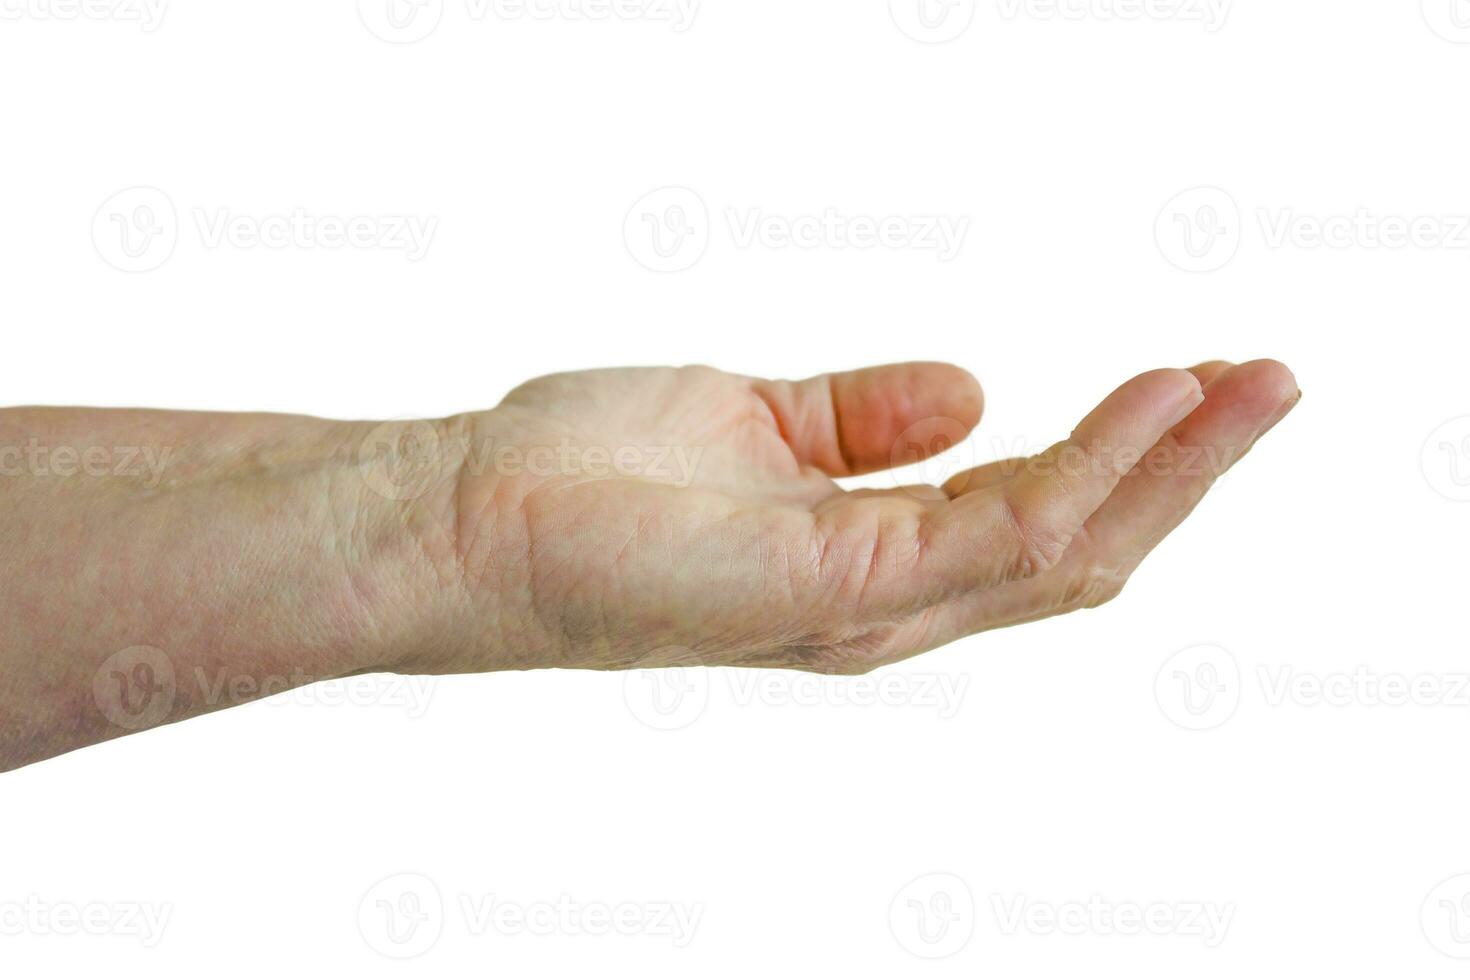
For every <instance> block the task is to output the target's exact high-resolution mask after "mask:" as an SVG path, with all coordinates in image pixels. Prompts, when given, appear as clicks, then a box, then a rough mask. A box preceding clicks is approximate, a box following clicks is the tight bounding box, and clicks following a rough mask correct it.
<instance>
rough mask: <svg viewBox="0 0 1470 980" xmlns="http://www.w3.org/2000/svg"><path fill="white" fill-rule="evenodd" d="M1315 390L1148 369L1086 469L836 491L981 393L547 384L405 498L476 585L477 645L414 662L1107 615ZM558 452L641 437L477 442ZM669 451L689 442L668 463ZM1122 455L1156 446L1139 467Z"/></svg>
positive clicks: (780, 650) (1248, 377)
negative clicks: (512, 454) (639, 464)
mask: <svg viewBox="0 0 1470 980" xmlns="http://www.w3.org/2000/svg"><path fill="white" fill-rule="evenodd" d="M1202 389H1203V391H1202ZM1298 397H1299V392H1298V389H1297V385H1296V381H1295V380H1294V379H1293V377H1292V376H1291V374H1290V372H1288V371H1287V370H1286V369H1285V368H1284V367H1283V366H1281V365H1280V364H1277V363H1275V362H1270V361H1257V362H1253V363H1249V364H1244V365H1241V366H1238V367H1232V366H1230V365H1227V364H1224V363H1212V364H1206V365H1202V366H1200V367H1197V368H1195V369H1194V370H1193V371H1192V372H1185V371H1177V370H1175V371H1156V372H1150V373H1149V374H1146V375H1143V376H1141V377H1139V378H1136V379H1134V380H1133V381H1131V382H1129V383H1128V384H1126V385H1124V386H1123V387H1122V388H1120V389H1119V390H1118V391H1117V392H1115V393H1114V394H1113V395H1111V396H1110V397H1109V398H1108V399H1107V400H1106V401H1105V402H1104V403H1103V405H1102V406H1100V407H1099V409H1098V410H1097V411H1095V412H1094V413H1092V415H1090V416H1089V418H1088V419H1087V420H1086V421H1084V423H1083V424H1082V425H1081V426H1080V427H1079V429H1078V432H1077V434H1076V436H1075V439H1076V444H1075V445H1074V446H1073V448H1074V449H1075V450H1076V451H1075V452H1073V453H1072V454H1071V455H1070V456H1069V457H1065V458H1070V459H1071V460H1072V461H1073V462H1072V466H1071V467H1070V468H1069V467H1067V466H1064V465H1060V464H1059V465H1057V466H1055V467H1053V468H1049V467H1046V466H1044V465H1038V464H1039V463H1042V462H1044V460H1038V461H1032V462H1028V461H1024V460H1011V461H1006V462H1002V463H997V464H992V465H990V466H986V467H981V468H979V469H977V470H973V471H970V472H967V473H963V474H960V475H959V476H956V477H955V478H954V479H952V480H951V481H949V483H948V484H947V485H946V486H945V487H944V488H938V487H894V488H893V489H891V490H886V491H873V490H865V491H856V492H844V491H843V490H842V489H841V488H840V487H839V486H838V485H837V483H835V482H834V480H833V478H834V477H843V476H849V475H853V474H858V473H866V472H870V471H874V470H879V469H886V468H888V467H890V465H892V463H894V462H900V463H902V462H912V461H914V460H915V459H916V458H917V457H918V456H920V455H923V454H925V453H926V452H927V451H928V450H931V449H937V448H939V449H942V448H944V446H945V445H946V444H947V443H946V440H945V438H943V437H947V436H951V435H962V434H963V433H964V432H966V431H968V430H969V429H970V428H971V427H973V426H974V425H975V424H976V423H977V422H978V420H979V418H980V414H981V409H982V397H981V393H980V388H979V385H978V384H977V383H976V382H975V381H974V379H973V378H971V377H970V376H969V375H968V374H967V373H965V372H963V371H961V370H960V369H958V368H954V367H950V366H947V365H938V364H919V365H899V366H894V367H889V368H878V369H871V370H868V371H863V372H856V373H852V374H845V375H835V376H828V377H822V378H817V379H812V380H810V381H805V382H798V383H789V382H765V381H759V380H753V379H748V378H743V377H738V376H734V375H729V374H724V373H720V372H717V371H713V370H710V369H705V368H685V369H679V370H674V369H649V370H615V371H594V372H585V373H578V374H567V375H555V376H551V377H546V378H541V379H537V380H535V381H532V382H530V383H529V384H526V385H524V386H522V387H521V388H519V389H517V390H515V391H514V392H512V393H511V394H510V395H509V396H508V397H507V398H506V399H505V401H504V402H503V403H502V404H501V405H500V406H499V407H498V408H496V409H495V410H494V411H492V412H488V413H484V414H481V415H475V416H467V417H462V418H459V419H454V420H450V421H449V422H447V423H445V429H444V432H445V433H446V434H445V436H444V439H443V441H442V442H441V444H440V448H441V450H442V449H443V447H444V446H447V445H451V444H453V445H456V446H458V447H461V448H462V447H464V446H466V445H468V446H473V447H478V448H479V449H480V452H479V457H478V461H476V460H475V458H474V454H473V452H472V453H471V459H470V460H468V461H466V462H462V463H461V465H459V467H458V469H457V470H455V471H454V478H453V479H445V480H443V481H441V482H440V483H439V484H438V485H436V486H434V487H433V488H432V489H431V490H430V491H429V492H427V493H425V494H424V495H423V496H422V497H421V498H419V499H416V500H414V501H412V502H410V503H408V504H406V505H405V507H406V516H405V523H406V525H407V526H409V527H411V528H412V529H413V532H414V534H415V535H416V536H417V538H418V539H419V540H420V542H421V544H422V546H423V548H424V550H425V554H427V555H428V556H429V557H430V559H431V564H432V566H433V567H434V568H435V569H436V576H435V577H436V580H437V581H439V582H446V581H453V582H458V583H462V588H463V592H464V597H463V600H462V601H461V602H460V603H458V604H457V612H456V614H455V615H456V617H457V621H458V622H459V623H461V624H462V625H461V626H460V627H458V628H457V629H456V630H454V631H453V635H454V636H456V637H460V638H468V639H469V640H471V642H469V643H467V644H466V643H463V642H454V641H451V642H449V643H447V644H446V645H444V646H443V647H441V648H439V649H438V650H435V651H428V652H426V653H425V652H421V653H420V657H419V660H418V661H417V662H416V663H415V664H413V665H411V668H412V669H420V670H423V669H427V670H433V671H469V670H482V669H486V668H494V667H500V666H517V667H534V666H547V665H552V666H576V667H595V668H625V667H635V666H641V667H646V666H665V665H671V664H721V665H739V666H762V667H789V668H798V669H804V670H813V671H820V672H827V673H856V672H863V671H868V670H871V669H873V668H875V667H878V666H881V665H884V664H888V663H892V662H894V661H897V660H902V659H904V658H906V657H910V656H913V655H915V654H918V653H921V652H923V651H925V650H929V649H932V648H934V647H937V646H940V645H943V644H945V643H949V642H951V641H952V640H955V639H957V638H959V637H962V636H965V635H968V634H971V633H976V632H980V631H982V630H987V629H994V628H996V627H1001V626H1008V625H1012V624H1015V623H1021V622H1025V621H1028V620H1033V619H1037V618H1041V617H1045V616H1051V615H1056V614H1059V613H1064V612H1069V611H1072V610H1075V609H1081V608H1084V607H1090V606H1095V605H1098V604H1100V603H1102V602H1105V601H1107V600H1108V599H1111V598H1112V597H1114V596H1115V595H1117V593H1118V591H1119V590H1120V589H1121V588H1122V586H1123V584H1124V583H1125V582H1126V581H1127V579H1128V576H1129V574H1130V573H1131V572H1132V571H1133V569H1134V568H1135V567H1137V565H1138V563H1139V562H1140V561H1141V560H1142V559H1143V557H1144V556H1145V555H1147V554H1148V552H1149V551H1150V550H1151V549H1152V548H1153V547H1154V546H1155V545H1156V544H1158V542H1159V541H1160V540H1161V539H1162V538H1163V537H1164V536H1165V535H1166V534H1167V533H1168V532H1169V531H1170V530H1172V529H1173V528H1174V527H1175V526H1176V525H1177V524H1178V523H1179V522H1180V521H1181V520H1182V519H1183V518H1184V517H1185V516H1186V515H1187V514H1188V513H1189V511H1190V510H1191V509H1192V508H1193V507H1194V506H1195V504H1196V503H1197V502H1198V501H1199V499H1200V498H1201V497H1202V496H1203V494H1204V493H1205V491H1206V490H1207V489H1208V488H1209V486H1210V484H1211V483H1212V482H1213V481H1214V479H1215V478H1216V477H1218V475H1219V474H1220V472H1221V471H1222V470H1223V469H1224V468H1225V467H1227V466H1228V465H1230V464H1231V463H1233V462H1234V461H1235V460H1237V459H1238V458H1239V457H1240V456H1241V455H1242V454H1243V453H1244V452H1245V451H1246V450H1247V449H1249V447H1250V446H1251V445H1252V444H1253V443H1254V441H1255V440H1256V439H1257V438H1258V437H1259V436H1260V435H1261V434H1262V433H1264V431H1265V430H1266V429H1268V428H1270V427H1271V426H1272V425H1274V424H1275V423H1276V422H1277V421H1279V419H1280V418H1281V417H1282V416H1283V415H1284V414H1285V413H1286V412H1287V411H1289V409H1290V408H1291V406H1292V405H1294V404H1295V401H1296V399H1297V398H1298ZM1183 415H1187V417H1183V418H1182V417H1181V416H1183ZM936 433H937V434H939V436H940V438H930V437H931V436H932V435H934V434H936ZM557 445H563V446H566V445H570V446H572V447H574V448H575V449H576V450H577V453H575V454H573V458H576V459H581V458H582V457H581V455H580V454H581V450H583V449H585V447H589V446H593V447H602V448H604V449H607V450H609V451H613V450H617V449H618V448H620V447H631V448H632V449H636V450H638V451H639V452H638V454H637V456H638V458H639V459H641V460H642V461H643V462H644V463H646V464H647V465H646V466H645V467H644V470H645V471H640V472H639V473H638V474H637V475H636V476H631V477H620V476H616V475H612V476H609V475H607V474H604V473H599V474H597V475H589V474H588V473H585V472H570V471H569V472H557V473H554V474H550V475H546V474H545V473H544V472H543V473H541V474H534V475H533V474H530V473H527V472H525V469H526V467H520V468H517V467H516V466H513V465H512V466H503V465H502V466H497V465H495V464H494V463H493V462H491V463H487V462H486V460H487V459H489V458H490V457H491V456H493V453H488V452H485V451H484V447H487V446H496V447H503V446H515V447H520V448H522V449H528V448H529V447H537V446H540V447H552V446H557ZM667 447H676V448H678V449H681V450H683V451H684V453H683V455H682V456H681V457H680V456H676V455H675V454H673V453H670V454H669V456H670V458H669V459H666V460H665V462H664V465H662V466H655V464H656V461H657V452H656V451H655V450H661V449H664V448H667ZM1180 447H1196V448H1197V449H1199V450H1203V451H1202V452H1181V451H1179V450H1180ZM1129 451H1132V452H1133V453H1134V454H1135V458H1136V457H1137V456H1138V455H1141V454H1143V453H1144V452H1146V451H1151V453H1152V455H1151V456H1149V457H1147V460H1146V462H1145V461H1144V460H1140V461H1139V465H1138V466H1137V467H1136V468H1135V472H1133V473H1132V474H1130V475H1127V476H1124V475H1123V474H1122V473H1120V472H1117V469H1118V468H1121V469H1123V470H1125V471H1126V470H1127V468H1128V467H1127V465H1126V464H1124V465H1122V466H1121V467H1114V465H1113V464H1114V462H1115V461H1116V460H1117V459H1124V460H1127V459H1129V457H1128V456H1127V453H1128V452H1129ZM461 455H462V454H461ZM1093 456H1096V457H1097V459H1096V460H1095V463H1096V465H1093V463H1094V460H1093V458H1092V457H1093ZM1047 458H1048V459H1052V460H1060V459H1062V458H1064V455H1059V454H1058V453H1057V452H1056V451H1054V452H1053V453H1052V455H1051V456H1049V457H1047ZM678 460H682V461H683V462H684V463H685V464H687V463H688V462H689V461H691V460H697V465H694V466H693V467H692V468H691V467H689V466H687V465H684V466H682V467H681V466H680V465H678V462H677V461H678ZM1084 461H1086V463H1087V465H1078V464H1079V463H1082V462H1084ZM563 468H564V469H567V470H576V469H578V468H579V467H577V466H575V465H573V466H571V467H565V466H564V467H563ZM581 468H582V469H586V468H588V467H581ZM443 469H445V470H446V471H448V470H451V469H454V468H453V467H443ZM543 470H544V468H543ZM646 470H653V472H646ZM1073 471H1075V472H1073ZM691 473H692V480H691V479H690V474H691Z"/></svg>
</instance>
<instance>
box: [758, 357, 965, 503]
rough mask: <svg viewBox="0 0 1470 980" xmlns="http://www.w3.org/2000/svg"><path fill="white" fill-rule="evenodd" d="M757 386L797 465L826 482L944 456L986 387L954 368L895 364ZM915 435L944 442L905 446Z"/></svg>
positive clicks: (922, 440) (925, 440) (921, 441)
mask: <svg viewBox="0 0 1470 980" xmlns="http://www.w3.org/2000/svg"><path fill="white" fill-rule="evenodd" d="M751 385H752V388H753V390H754V391H755V393H756V394H757V395H758V396H759V397H760V398H761V400H762V401H764V402H765V404H766V406H767V407H768V408H769V409H770V410H771V414H772V415H773V416H775V419H776V425H777V426H778V427H779V428H780V430H781V435H782V437H783V438H784V439H785V440H786V443H787V445H788V446H790V447H791V451H792V453H793V454H794V455H795V456H796V458H797V461H798V462H800V463H803V464H806V465H810V466H815V467H817V468H818V469H820V470H822V471H823V472H825V473H826V474H827V475H828V476H855V475H857V474H860V473H871V472H873V471H875V470H885V469H888V468H890V467H892V466H898V465H903V464H907V463H914V462H917V461H919V460H921V459H925V458H927V457H929V456H932V455H934V454H935V453H938V452H943V451H944V450H945V449H948V448H949V446H950V445H953V443H954V442H956V441H958V440H959V439H962V438H964V437H965V436H966V435H968V434H969V432H970V430H971V429H973V428H974V427H975V425H976V423H978V422H979V421H980V413H981V411H982V410H983V408H984V404H985V398H984V395H983V394H982V393H981V391H980V383H979V382H978V381H976V380H975V378H974V376H972V375H971V374H970V373H969V372H968V371H966V370H964V369H963V368H958V367H955V366H954V365H953V364H937V363H915V364H890V365H886V366H884V367H871V368H864V369H862V370H859V371H844V372H842V373H840V374H822V375H818V376H817V377H815V378H808V379H807V380H805V381H764V380H759V379H752V382H751ZM921 423H922V424H921ZM909 430H914V431H915V432H920V430H923V431H924V432H928V433H930V435H932V434H933V433H934V432H943V433H944V436H945V437H944V438H929V437H924V436H922V435H921V437H920V438H916V439H907V438H904V437H905V434H906V433H907V432H908V431H909ZM901 441H902V442H901Z"/></svg>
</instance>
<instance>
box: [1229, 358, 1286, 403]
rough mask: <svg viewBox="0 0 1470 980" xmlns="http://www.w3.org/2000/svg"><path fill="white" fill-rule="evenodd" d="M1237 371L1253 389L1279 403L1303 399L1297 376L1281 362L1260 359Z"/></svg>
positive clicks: (1247, 362) (1241, 366)
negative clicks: (1247, 380)
mask: <svg viewBox="0 0 1470 980" xmlns="http://www.w3.org/2000/svg"><path fill="white" fill-rule="evenodd" d="M1235 370H1236V371H1238V372H1240V374H1241V375H1242V376H1244V377H1246V378H1249V380H1250V382H1251V385H1252V387H1254V388H1256V389H1257V390H1258V391H1260V392H1261V393H1262V394H1264V395H1270V396H1274V397H1275V399H1276V400H1277V401H1279V402H1285V401H1290V400H1294V399H1297V398H1300V397H1301V394H1302V390H1301V386H1300V385H1299V383H1298V382H1297V379H1296V374H1295V373H1294V372H1293V371H1292V370H1291V368H1289V367H1287V366H1286V365H1285V364H1283V363H1281V362H1280V361H1277V360H1273V359H1272V358H1260V359H1258V360H1254V361H1246V362H1245V363H1244V364H1241V365H1240V366H1239V367H1237V368H1236V369H1235Z"/></svg>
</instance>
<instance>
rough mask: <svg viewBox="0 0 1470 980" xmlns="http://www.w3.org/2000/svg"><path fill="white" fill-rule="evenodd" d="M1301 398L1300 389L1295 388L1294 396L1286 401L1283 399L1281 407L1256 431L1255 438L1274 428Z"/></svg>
mask: <svg viewBox="0 0 1470 980" xmlns="http://www.w3.org/2000/svg"><path fill="white" fill-rule="evenodd" d="M1301 400H1302V393H1301V389H1297V393H1296V397H1295V398H1288V399H1287V400H1286V401H1284V402H1282V403H1281V407H1280V408H1278V409H1277V410H1276V414H1275V415H1273V416H1271V420H1270V421H1269V422H1267V423H1266V424H1265V425H1263V426H1261V430H1260V431H1259V432H1257V433H1256V438H1257V439H1259V438H1261V436H1263V435H1265V434H1266V433H1268V432H1270V431H1271V430H1272V429H1274V428H1276V425H1277V423H1279V422H1280V421H1281V420H1282V419H1284V418H1286V417H1287V416H1288V415H1290V414H1291V410H1292V409H1293V408H1296V403H1297V402H1299V401H1301Z"/></svg>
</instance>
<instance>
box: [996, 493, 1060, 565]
mask: <svg viewBox="0 0 1470 980" xmlns="http://www.w3.org/2000/svg"><path fill="white" fill-rule="evenodd" d="M1006 513H1007V517H1008V519H1009V522H1010V530H1011V539H1012V541H1013V553H1012V557H1011V563H1010V578H1013V579H1028V578H1035V577H1036V576H1037V575H1040V574H1041V573H1042V572H1045V571H1047V570H1048V569H1050V568H1053V567H1055V566H1056V564H1057V562H1059V561H1061V560H1062V555H1063V554H1065V553H1066V550H1067V538H1066V536H1065V535H1062V534H1059V533H1057V531H1056V530H1055V529H1053V528H1051V527H1048V526H1047V524H1046V523H1045V522H1044V521H1039V520H1036V519H1034V518H1032V517H1030V516H1028V515H1027V514H1026V512H1025V510H1024V509H1023V508H1020V507H1018V506H1016V504H1015V503H1014V502H1013V501H1011V500H1010V499H1009V498H1006Z"/></svg>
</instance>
